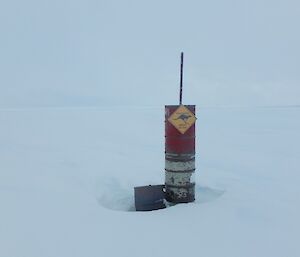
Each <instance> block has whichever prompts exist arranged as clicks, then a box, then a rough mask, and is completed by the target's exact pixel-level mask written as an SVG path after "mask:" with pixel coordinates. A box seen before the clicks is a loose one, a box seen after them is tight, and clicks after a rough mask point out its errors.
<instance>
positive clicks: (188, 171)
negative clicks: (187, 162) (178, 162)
mask: <svg viewBox="0 0 300 257" xmlns="http://www.w3.org/2000/svg"><path fill="white" fill-rule="evenodd" d="M195 170H196V169H191V170H168V169H165V171H166V172H172V173H193V172H194V171H195Z"/></svg>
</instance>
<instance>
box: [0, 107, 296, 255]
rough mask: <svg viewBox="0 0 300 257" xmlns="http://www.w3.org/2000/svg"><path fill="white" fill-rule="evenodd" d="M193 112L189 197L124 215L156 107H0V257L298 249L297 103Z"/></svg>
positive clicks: (153, 134) (157, 147)
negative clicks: (191, 190) (193, 148)
mask: <svg viewBox="0 0 300 257" xmlns="http://www.w3.org/2000/svg"><path fill="white" fill-rule="evenodd" d="M196 104H197V103H196ZM197 117H198V120H197V159H196V164H197V170H196V183H197V190H196V197H197V200H196V202H195V203H191V204H182V205H176V206H173V207H170V208H167V209H164V210H159V211H154V212H134V211H132V208H133V187H134V186H139V185H148V184H159V183H162V182H163V180H164V120H163V119H164V107H163V106H161V107H148V108H146V107H144V108H143V107H122V108H121V107H120V108H117V107H107V108H69V109H68V108H48V109H47V108H40V109H1V110H0V124H1V127H0V203H1V212H0V256H1V257H2V256H3V257H8V256H9V257H10V256H12V257H45V256H49V257H53V256H55V257H60V256H61V257H77V256H78V257H92V256H143V257H145V256H149V257H150V256H151V257H152V256H188V255H191V256H206V257H207V256H216V257H219V256H230V257H232V256H243V257H247V256H249V257H253V256H256V257H257V256H261V257H266V256H272V257H276V256H281V257H286V256H291V257H293V256H299V255H300V249H299V243H298V242H299V231H300V222H299V215H300V204H299V195H300V187H299V183H300V175H299V167H300V160H299V159H300V158H299V156H300V150H299V145H300V119H299V118H300V109H299V108H240V109H237V108H202V109H198V110H197Z"/></svg>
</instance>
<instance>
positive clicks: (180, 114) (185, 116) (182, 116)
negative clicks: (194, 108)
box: [168, 105, 196, 134]
mask: <svg viewBox="0 0 300 257" xmlns="http://www.w3.org/2000/svg"><path fill="white" fill-rule="evenodd" d="M168 121H169V122H170V123H171V124H172V125H173V126H174V127H175V128H176V129H177V130H178V131H179V132H180V133H181V134H184V133H185V132H186V131H187V130H188V129H189V128H190V127H191V126H193V124H194V123H195V121H196V117H195V115H194V113H192V112H191V111H190V110H189V109H188V108H187V107H185V106H184V105H180V106H179V107H178V108H177V110H176V111H175V112H173V113H172V115H171V116H170V117H169V119H168Z"/></svg>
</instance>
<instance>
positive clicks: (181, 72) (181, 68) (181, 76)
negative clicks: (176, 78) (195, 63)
mask: <svg viewBox="0 0 300 257" xmlns="http://www.w3.org/2000/svg"><path fill="white" fill-rule="evenodd" d="M182 80H183V52H181V64H180V93H179V104H180V105H181V104H182Z"/></svg>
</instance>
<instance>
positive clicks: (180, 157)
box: [165, 152, 195, 162]
mask: <svg viewBox="0 0 300 257" xmlns="http://www.w3.org/2000/svg"><path fill="white" fill-rule="evenodd" d="M165 159H166V160H168V161H173V162H176V161H177V162H188V161H194V160H195V152H193V153H187V154H174V153H169V152H165Z"/></svg>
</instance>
